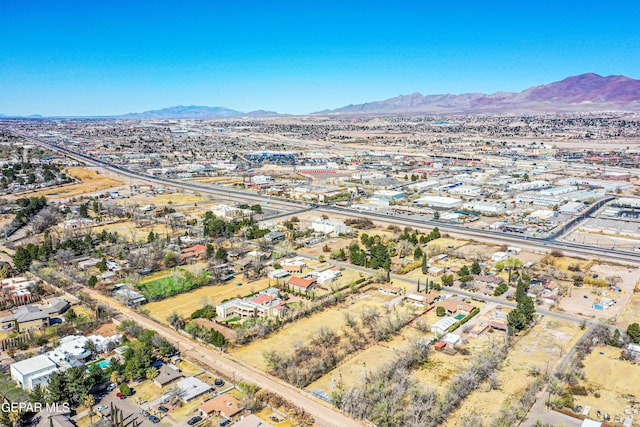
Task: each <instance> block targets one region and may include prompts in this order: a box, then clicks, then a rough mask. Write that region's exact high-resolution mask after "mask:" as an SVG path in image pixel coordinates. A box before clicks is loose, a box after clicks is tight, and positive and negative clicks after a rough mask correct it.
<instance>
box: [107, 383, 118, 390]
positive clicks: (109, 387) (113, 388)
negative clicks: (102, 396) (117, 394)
mask: <svg viewBox="0 0 640 427" xmlns="http://www.w3.org/2000/svg"><path fill="white" fill-rule="evenodd" d="M115 389H116V383H111V384H109V385H108V386H107V390H108V391H113V390H115Z"/></svg>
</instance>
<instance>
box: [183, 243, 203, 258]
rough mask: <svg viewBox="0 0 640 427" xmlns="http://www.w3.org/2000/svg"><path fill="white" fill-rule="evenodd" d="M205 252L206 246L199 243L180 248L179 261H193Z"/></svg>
mask: <svg viewBox="0 0 640 427" xmlns="http://www.w3.org/2000/svg"><path fill="white" fill-rule="evenodd" d="M206 253H207V247H206V246H205V245H201V244H199V243H198V244H195V245H193V246H191V247H188V248H184V249H182V252H181V254H180V261H181V262H186V261H193V260H196V259H200V258H202V257H203V256H204V255H205V254H206Z"/></svg>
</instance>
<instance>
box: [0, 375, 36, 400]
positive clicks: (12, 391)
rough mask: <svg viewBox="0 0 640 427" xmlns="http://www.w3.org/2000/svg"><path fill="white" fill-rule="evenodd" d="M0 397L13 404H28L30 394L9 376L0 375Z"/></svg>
mask: <svg viewBox="0 0 640 427" xmlns="http://www.w3.org/2000/svg"><path fill="white" fill-rule="evenodd" d="M0 395H2V396H4V397H6V398H7V399H9V400H10V401H12V402H28V401H29V394H28V393H27V392H26V391H24V390H22V389H21V388H20V387H18V386H17V385H16V383H14V382H13V381H11V378H10V377H8V376H7V375H4V374H0Z"/></svg>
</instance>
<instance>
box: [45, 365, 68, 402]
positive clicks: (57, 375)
mask: <svg viewBox="0 0 640 427" xmlns="http://www.w3.org/2000/svg"><path fill="white" fill-rule="evenodd" d="M67 395H68V393H67V379H66V378H65V374H64V372H54V373H52V374H51V377H49V382H48V383H47V402H49V403H58V402H67V401H68V400H67Z"/></svg>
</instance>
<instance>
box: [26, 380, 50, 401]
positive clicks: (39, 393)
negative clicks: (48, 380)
mask: <svg viewBox="0 0 640 427" xmlns="http://www.w3.org/2000/svg"><path fill="white" fill-rule="evenodd" d="M29 400H30V401H31V402H40V403H45V402H46V401H47V391H46V389H45V388H44V387H42V384H36V386H35V387H34V388H33V390H31V392H30V393H29Z"/></svg>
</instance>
